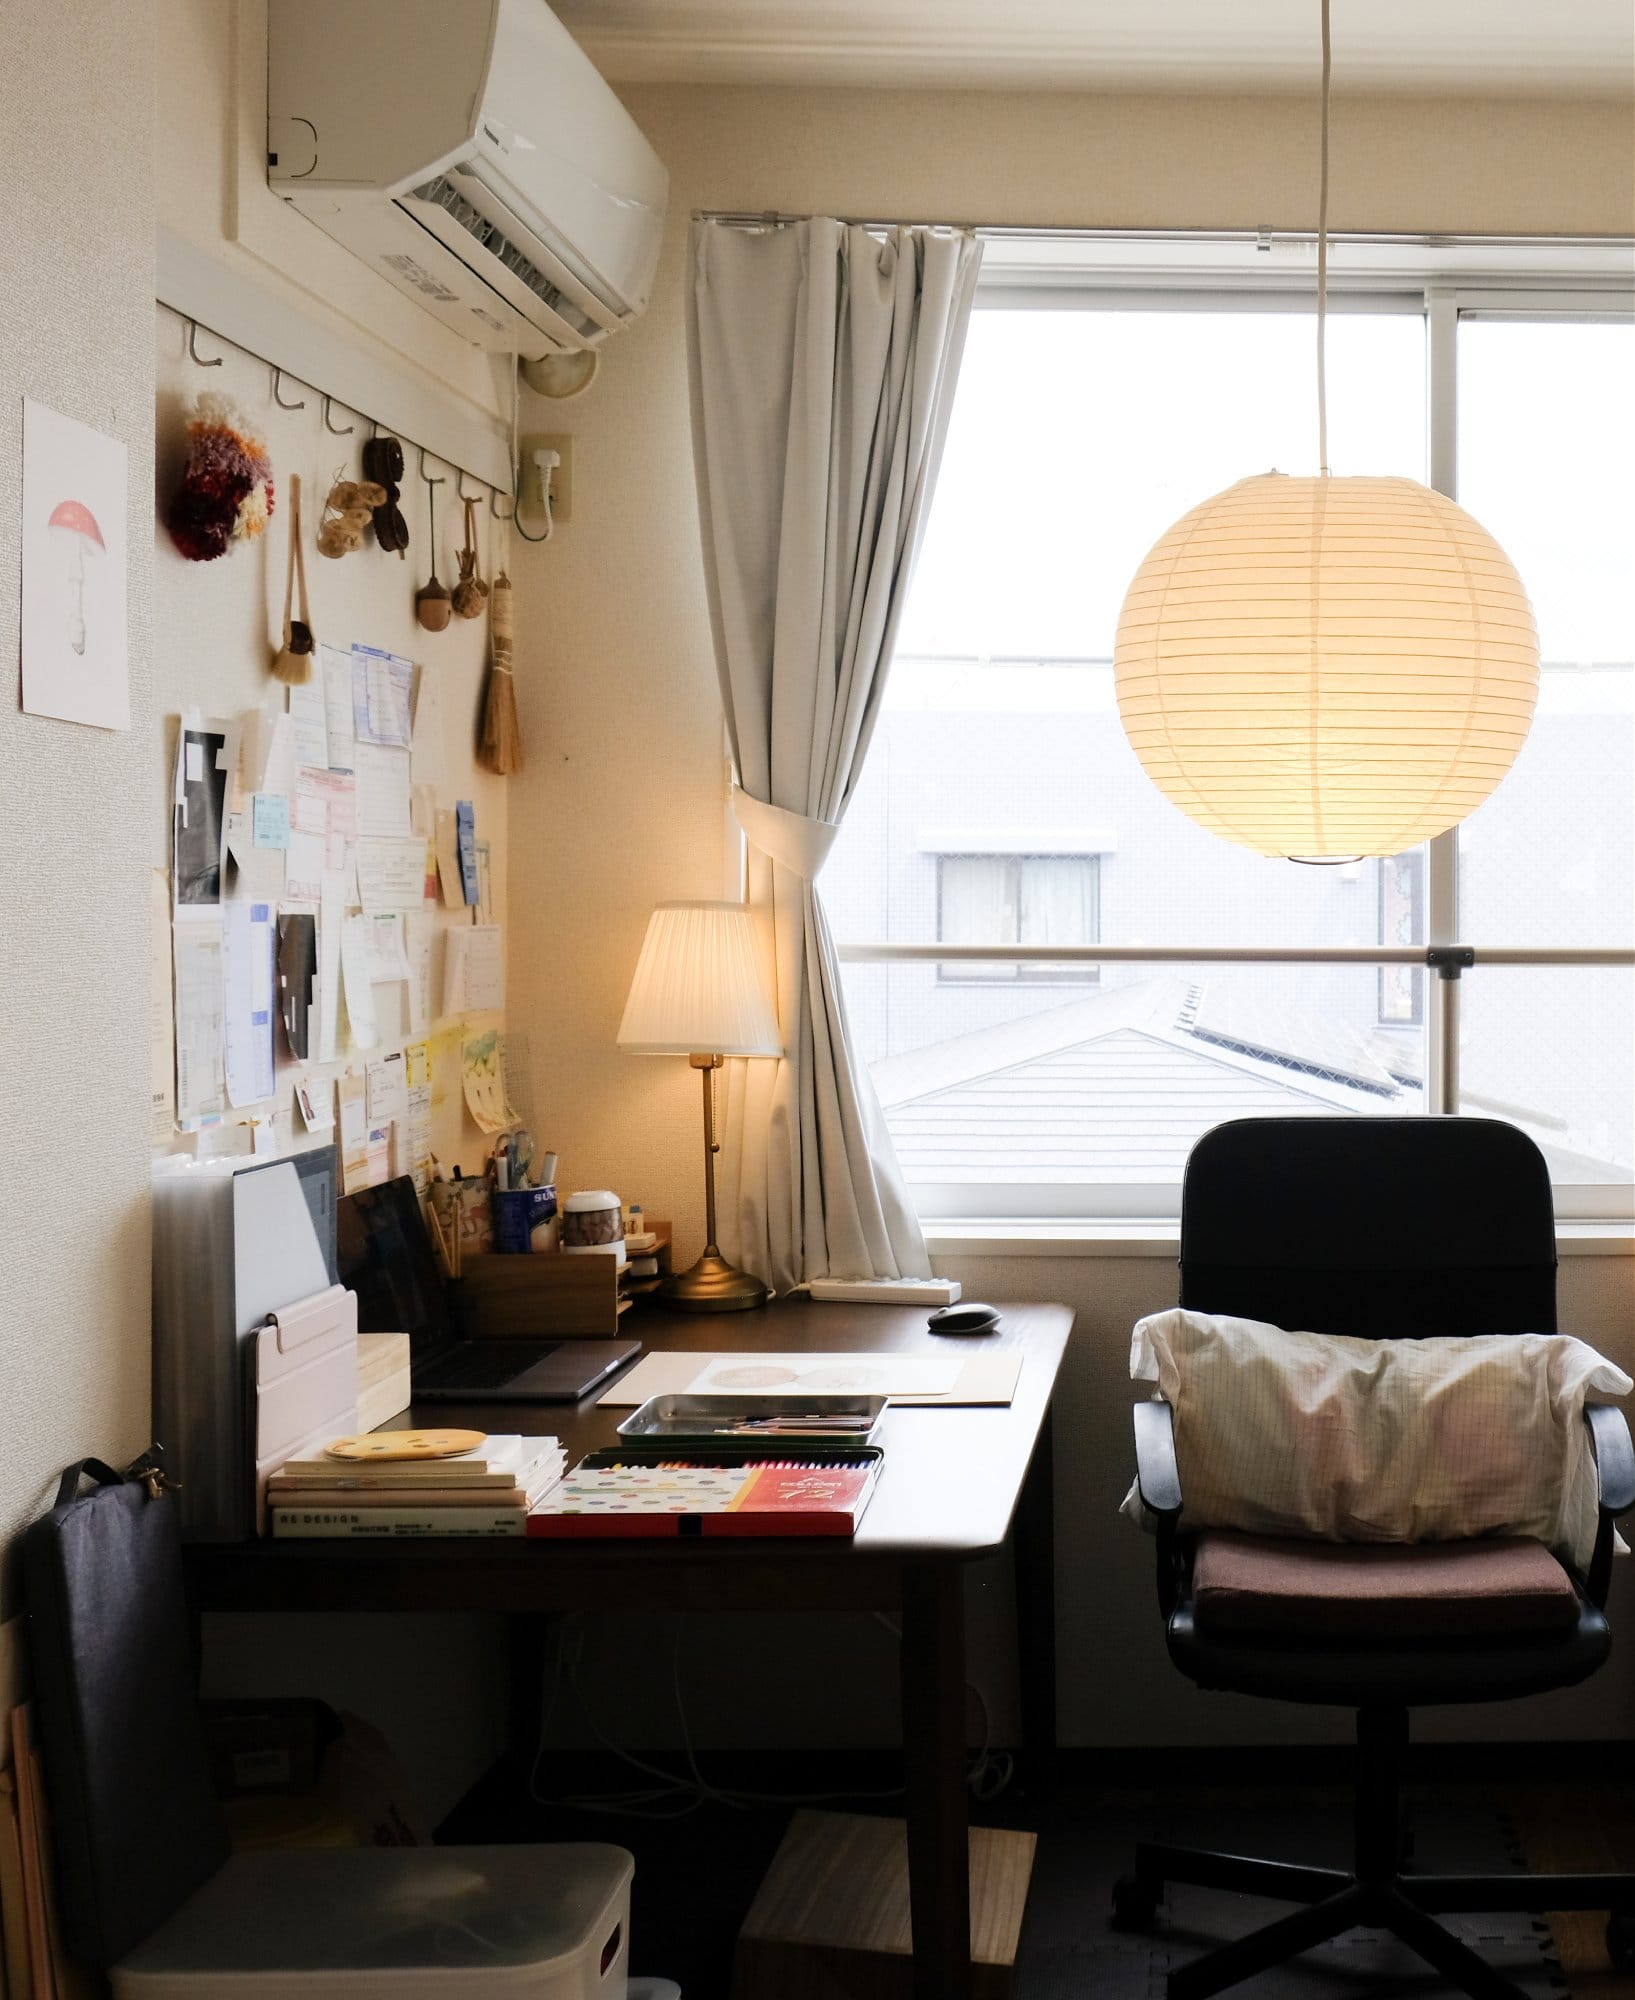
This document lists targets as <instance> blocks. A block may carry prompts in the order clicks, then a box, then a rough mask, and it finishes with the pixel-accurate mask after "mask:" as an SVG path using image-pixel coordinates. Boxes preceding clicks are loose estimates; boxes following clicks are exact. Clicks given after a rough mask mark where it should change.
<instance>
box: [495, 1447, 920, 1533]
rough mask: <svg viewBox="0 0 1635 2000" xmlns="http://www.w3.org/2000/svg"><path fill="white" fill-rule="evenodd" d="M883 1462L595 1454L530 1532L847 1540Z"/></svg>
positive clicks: (699, 1453) (874, 1452)
mask: <svg viewBox="0 0 1635 2000" xmlns="http://www.w3.org/2000/svg"><path fill="white" fill-rule="evenodd" d="M884 1459H885V1453H884V1452H883V1451H882V1450H881V1449H880V1448H879V1446H877V1445H863V1446H848V1447H845V1448H840V1447H835V1448H831V1449H827V1450H826V1449H824V1448H823V1447H822V1446H801V1447H797V1449H796V1451H795V1453H794V1454H793V1455H786V1454H778V1455H773V1454H770V1453H768V1452H765V1451H761V1452H755V1451H752V1450H750V1451H746V1450H736V1451H734V1450H710V1449H707V1448H706V1449H698V1450H689V1451H686V1452H676V1451H671V1452H667V1453H662V1454H661V1453H657V1452H648V1453H642V1452H640V1451H629V1450H622V1451H620V1450H609V1451H593V1452H591V1453H589V1454H588V1456H587V1457H586V1458H584V1459H583V1460H582V1461H581V1462H580V1464H579V1465H578V1466H576V1467H575V1469H574V1470H573V1471H572V1472H570V1473H569V1474H568V1475H567V1477H566V1478H565V1479H563V1480H562V1482H561V1483H560V1484H559V1485H558V1486H556V1487H554V1488H553V1489H552V1491H551V1492H550V1493H548V1494H547V1495H546V1496H545V1497H544V1498H543V1499H542V1500H541V1501H540V1502H539V1503H537V1505H536V1506H535V1507H534V1509H533V1510H532V1511H531V1512H530V1513H529V1515H528V1526H527V1532H528V1534H529V1535H530V1536H531V1537H534V1538H538V1539H543V1540H547V1541H567V1540H589V1539H613V1538H620V1537H625V1538H639V1537H648V1538H651V1537H655V1536H661V1535H677V1536H682V1537H703V1538H706V1539H708V1538H713V1537H715V1536H718V1535H782V1536H790V1535H852V1534H855V1533H856V1532H857V1524H858V1522H859V1521H860V1520H861V1519H862V1517H863V1510H864V1508H865V1507H867V1505H868V1503H869V1496H870V1494H872V1492H873V1491H874V1485H875V1481H876V1480H877V1479H878V1478H879V1476H880V1468H881V1465H882V1464H883V1463H884Z"/></svg>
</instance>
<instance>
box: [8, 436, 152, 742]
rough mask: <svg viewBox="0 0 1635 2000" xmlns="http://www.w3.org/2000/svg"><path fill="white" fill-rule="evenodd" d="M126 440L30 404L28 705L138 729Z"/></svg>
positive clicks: (66, 717)
mask: <svg viewBox="0 0 1635 2000" xmlns="http://www.w3.org/2000/svg"><path fill="white" fill-rule="evenodd" d="M125 543H126V538H125V447H124V446H123V445H122V444H121V443H120V442H119V440H118V439H117V438H111V437H105V436H104V435H103V433H102V432H101V431H94V430H92V429H91V427H90V426H89V425H88V424H81V423H76V422H75V421H74V419H73V418H72V417H65V416H62V415H60V414H59V413H58V412H57V411H56V410H52V409H48V408H47V407H46V405H45V404H44V403H35V402H30V401H29V400H28V399H27V398H25V399H24V402H23V707H24V708H25V709H26V710H27V711H28V713H29V714H30V715H50V716H55V717H56V718H57V719H58V720H59V721H62V722H86V723H90V724H91V725H93V726H94V727H95V728H98V729H129V728H130V726H131V701H130V668H129V663H128V658H127V654H126V638H125Z"/></svg>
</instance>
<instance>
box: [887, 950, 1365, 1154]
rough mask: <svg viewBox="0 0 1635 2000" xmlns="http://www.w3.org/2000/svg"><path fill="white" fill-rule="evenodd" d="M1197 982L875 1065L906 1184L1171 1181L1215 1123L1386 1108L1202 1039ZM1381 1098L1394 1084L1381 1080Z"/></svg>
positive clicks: (1335, 1083)
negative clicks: (1196, 1018)
mask: <svg viewBox="0 0 1635 2000" xmlns="http://www.w3.org/2000/svg"><path fill="white" fill-rule="evenodd" d="M1201 998H1202V993H1201V989H1200V988H1198V987H1196V986H1192V985H1189V984H1188V983H1187V982H1186V981H1184V980H1181V979H1174V978H1165V979H1154V980H1146V981H1143V982H1141V983H1140V984H1139V985H1134V986H1120V987H1113V988H1110V989H1109V990H1108V991H1106V992H1104V993H1097V994H1093V995H1092V996H1090V997H1089V998H1088V999H1084V1000H1076V1001H1073V1002H1070V1003H1069V1004H1068V1005H1067V1006H1065V1007H1051V1008H1048V1009H1046V1010H1045V1011H1044V1012H1042V1013H1038V1014H1032V1015H1028V1016H1026V1017H1024V1018H1023V1019H1021V1020H1017V1021H1007V1022H1004V1023H1002V1024H1001V1025H999V1026H997V1027H992V1028H983V1029H979V1030H977V1031H976V1032H975V1033H974V1034H969V1035H957V1036H954V1037H952V1038H951V1039H949V1040H948V1041H945V1042H939V1043H937V1044H935V1045H934V1046H932V1047H930V1048H925V1049H916V1050H914V1051H912V1052H911V1053H910V1054H908V1055H902V1056H893V1057H890V1058H888V1059H887V1060H885V1061H883V1062H880V1063H877V1064H876V1065H875V1066H874V1071H873V1076H874V1083H875V1087H876V1089H877V1090H878V1092H879V1094H880V1099H881V1103H882V1104H883V1106H884V1107H885V1112H886V1122H887V1124H888V1125H889V1126H890V1128H891V1135H892V1139H893V1141H894V1143H895V1145H896V1148H897V1157H898V1159H899V1161H900V1162H901V1164H902V1166H903V1169H904V1171H905V1172H906V1173H907V1174H908V1176H909V1178H910V1179H911V1180H991V1181H1039V1180H1049V1181H1071V1182H1119V1181H1173V1180H1177V1179H1179V1177H1180V1172H1181V1168H1182V1166H1183V1164H1184V1163H1185V1161H1186V1156H1187V1154H1188V1153H1189V1152H1190V1151H1191V1150H1192V1146H1193V1143H1194V1142H1195V1141H1196V1140H1197V1139H1198V1138H1199V1137H1201V1135H1202V1134H1203V1133H1205V1132H1207V1131H1208V1130H1209V1128H1210V1127H1211V1126H1212V1125H1219V1124H1220V1123H1221V1122H1222V1121H1223V1120H1225V1119H1228V1118H1254V1117H1291V1116H1300V1115H1310V1116H1318V1115H1321V1114H1324V1113H1326V1114H1328V1115H1330V1116H1332V1115H1333V1114H1334V1113H1335V1112H1365V1111H1375V1112H1378V1111H1381V1110H1384V1109H1387V1108H1389V1104H1388V1098H1387V1097H1385V1096H1382V1095H1381V1091H1380V1087H1379V1084H1378V1082H1377V1081H1376V1078H1378V1077H1381V1076H1383V1074H1384V1073H1383V1072H1382V1071H1379V1070H1378V1069H1377V1067H1376V1066H1374V1065H1369V1067H1370V1069H1371V1070H1372V1071H1373V1074H1372V1075H1371V1076H1370V1077H1369V1078H1368V1080H1367V1081H1366V1082H1365V1083H1361V1084H1359V1083H1355V1082H1346V1081H1342V1080H1340V1079H1339V1078H1338V1077H1337V1076H1336V1075H1334V1074H1332V1073H1317V1072H1311V1073H1302V1074H1298V1075H1297V1074H1296V1073H1295V1072H1294V1071H1293V1070H1291V1069H1290V1068H1289V1067H1288V1064H1287V1060H1286V1059H1285V1060H1282V1061H1280V1060H1278V1059H1276V1058H1271V1057H1266V1056H1260V1055H1255V1054H1251V1053H1248V1052H1246V1051H1243V1050H1239V1049H1226V1048H1217V1047H1213V1046H1211V1045H1209V1044H1207V1043H1205V1042H1203V1041H1201V1040H1200V1039H1199V1037H1198V1036H1197V1034H1196V1033H1195V1032H1194V1029H1193V1028H1192V1026H1191V1025H1190V1023H1191V1020H1192V1017H1193V1015H1194V1014H1195V1013H1196V1011H1197V1008H1198V1006H1199V1003H1200V1001H1201ZM1385 1083H1386V1085H1387V1088H1388V1096H1389V1098H1400V1097H1401V1096H1402V1092H1401V1091H1400V1089H1399V1088H1398V1087H1397V1085H1396V1084H1394V1083H1392V1082H1391V1080H1390V1079H1389V1078H1385Z"/></svg>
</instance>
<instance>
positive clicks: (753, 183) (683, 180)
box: [511, 86, 1635, 1255]
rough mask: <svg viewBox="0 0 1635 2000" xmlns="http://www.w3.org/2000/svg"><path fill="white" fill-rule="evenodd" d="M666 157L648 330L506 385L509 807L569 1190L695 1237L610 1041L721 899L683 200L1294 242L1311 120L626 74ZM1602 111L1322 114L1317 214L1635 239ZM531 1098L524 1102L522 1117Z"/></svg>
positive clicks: (1622, 119)
mask: <svg viewBox="0 0 1635 2000" xmlns="http://www.w3.org/2000/svg"><path fill="white" fill-rule="evenodd" d="M623 95H624V96H625V99H626V101H627V102H628V104H629V106H630V108H631V110H632V112H633V113H634V115H635V117H636V118H637V120H638V121H639V123H640V124H641V126H642V128H643V130H644V131H645V132H646V133H647V135H648V137H649V138H650V139H651V141H652V143H653V145H654V146H655V147H656V148H657V150H658V152H659V154H660V156H661V157H662V159H663V160H664V162H665V164H666V165H667V166H668V168H669V170H670V220H669V225H668V228H667V231H666V237H665V244H664V255H663V261H662V264H661V268H660V271H659V276H658V282H657V286H656V289H655V293H654V298H653V303H652V307H651V309H650V311H649V312H648V314H647V317H646V318H645V319H644V320H642V321H641V322H640V323H639V324H638V325H637V326H636V327H635V328H634V329H632V331H630V332H629V333H628V334H626V335H624V336H622V337H621V338H620V339H619V340H617V341H616V342H615V343H614V344H613V345H612V346H611V348H610V349H609V351H608V353H607V356H606V359H605V362H604V365H603V369H602V374H601V377H600V379H599V380H598V381H597V382H596V383H595V384H594V385H593V387H592V388H591V389H590V390H589V392H588V393H587V394H586V395H585V396H583V397H582V398H581V399H580V400H578V401H575V402H570V403H561V404H556V405H547V404H544V403H542V402H541V401H540V400H539V399H538V398H535V397H533V396H532V395H529V394H527V393H526V392H525V394H524V397H523V406H524V407H523V427H524V429H525V430H528V429H537V430H551V431H555V430H565V431H568V432H571V433H572V434H573V436H574V480H575V496H574V518H573V521H572V522H571V524H569V526H567V527H566V528H564V529H563V530H562V531H561V533H560V534H559V535H558V537H557V539H556V540H555V541H554V542H553V543H552V544H551V546H550V547H549V548H547V549H544V550H542V551H540V552H539V560H537V561H534V562H532V563H530V564H529V565H528V567H527V573H526V576H525V578H523V579H522V586H521V592H520V597H519V605H518V610H519V618H520V622H521V627H522V633H523V639H522V652H521V665H520V669H519V675H518V688H519V696H520V699H521V702H522V708H523V718H524V723H525V727H526V729H527V732H528V737H529V742H530V745H531V749H532V752H533V761H532V763H531V765H530V768H529V770H528V772H527V774H526V775H525V776H524V777H523V778H522V779H521V781H520V782H518V783H517V784H516V785H514V786H513V789H512V799H511V813H512V832H513V850H514V864H513V873H512V886H513V892H514V901H513V913H514V916H515V918H516V923H515V925H514V931H515V950H514V953H513V958H512V964H511V1011H512V1015H513V1018H514V1019H515V1020H516V1021H517V1022H519V1023H520V1024H522V1025H524V1026H526V1027H528V1028H529V1029H530V1030H531V1031H532V1034H533V1040H534V1045H535V1049H536V1052H537V1054H536V1062H537V1064H538V1067H539V1071H540V1077H539V1082H540V1086H541V1088H540V1097H541V1102H542V1104H547V1105H549V1107H550V1114H551V1118H552V1134H551V1143H552V1144H553V1145H555V1146H556V1147H557V1148H558V1149H559V1151H560V1152H561V1155H562V1174H563V1177H564V1180H565V1181H566V1182H568V1183H569V1184H570V1185H574V1186H579V1187H601V1186H604V1185H605V1186H610V1187H615V1188H617V1189H619V1191H620V1192H621V1193H623V1194H624V1195H625V1196H626V1198H627V1199H636V1200H641V1201H643V1202H644V1203H645V1205H646V1207H647V1209H648V1211H649V1213H651V1214H656V1215H669V1216H673V1217H675V1219H676V1221H677V1224H678V1227H679V1230H680V1238H679V1242H678V1248H679V1249H680V1251H681V1252H682V1254H684V1255H685V1254H687V1253H688V1252H689V1249H696V1247H697V1245H698V1244H699V1242H700V1241H701V1231H702V1204H703V1195H702V1188H701V1185H700V1183H701V1173H700V1163H699V1157H698V1153H699V1136H698V1130H697V1123H698V1112H697V1106H696V1101H695V1100H696V1095H697V1093H696V1091H695V1089H694V1088H693V1082H692V1078H691V1075H690V1073H689V1072H688V1070H687V1068H686V1065H685V1064H683V1063H671V1062H667V1061H665V1060H664V1059H662V1058H659V1057H654V1056H620V1055H619V1054H618V1053H617V1052H616V1051H615V1049H614V1046H613V1037H614V1033H615V1030H616V1029H617V1026H618V1020H619V1013H620V1010H621V1008H622V1006H623V1002H624V997H625V993H626V990H627V988H628V984H629V979H630V974H631V972H632V970H633V969H634V966H635V959H636V953H637V950H638V948H639V946H640V942H641V935H642V929H643V926H644V924H645V922H646V919H647V915H648V913H649V911H650V910H651V908H652V906H653V904H654V903H656V902H660V901H663V900H665V899H667V898H675V897H687V896H715V895H720V894H721V893H722V882H723V822H722V814H723V801H724V798H725V772H724V765H723V760H722V752H721V733H720V721H719V705H718V700H717V695H716V687H715V664H714V658H713V654H712V651H711V644H710V634H709V625H708V619H707V615H706V611H705V604H704V593H703V585H702V580H701V576H700V567H699V551H698V517H697V505H696V500H695V495H694V488H693V469H692V447H691V438H690V431H689V422H688V410H687V360H686V345H685V336H684V325H683V316H682V294H681V282H682V263H683V255H684V249H685V242H686V234H687V222H688V217H689V215H690V213H691V212H692V211H693V210H694V209H696V208H726V209H739V208H742V209H749V210H760V209H767V208H771V209H782V210H789V211H795V212H809V211H818V210H822V211H828V212H833V213H839V214H846V215H868V216H903V217H909V218H919V219H925V220H937V219H949V220H961V221H979V222H989V223H1011V224H1051V225H1062V226H1065V225H1070V224H1077V225H1084V226H1090V225H1094V226H1100V227H1127V228H1188V227H1219V228H1227V227H1234V228H1250V227H1257V226H1259V225H1262V224H1265V225H1268V226H1271V227H1276V228H1309V227H1310V226H1311V223H1312V221H1313V217H1314V213H1315V208H1316V185H1315V164H1316V161H1315V142H1316V125H1315V119H1314V113H1313V108H1312V106H1311V105H1310V104H1308V103H1305V102H1304V101H1302V100H1300V99H1297V98H1288V97H1268V98H1236V97H1189V98H1161V97H1137V96H1124V95H1118V96H1112V95H1109V96H1103V97H1091V96H1074V95H1058V94H1056V93H1053V92H1052V93H1044V94H1039V95H1018V94H1000V93H988V92H977V91H969V92H957V93H947V94H944V93H932V92H926V93H920V92H895V93H893V92H876V93H867V92H862V93H857V92H848V91H824V90H774V89H699V88H685V87H672V86H666V87H650V88H634V87H632V88H628V89H626V90H625V91H624V92H623ZM1632 157H1635V122H1632V118H1631V114H1630V110H1629V107H1628V106H1627V105H1620V104H1618V103H1606V102H1597V103H1576V104H1575V103H1565V102H1551V101H1547V100H1546V101H1541V100H1537V99H1529V100H1526V101H1520V100H1518V101H1513V102H1491V101H1486V100H1479V99H1478V100H1471V99H1458V100H1446V101H1442V100H1430V99H1412V100H1402V99H1398V100H1387V99H1373V98H1346V99H1343V100H1341V101H1340V102H1339V103H1338V104H1337V106H1336V110H1335V122H1334V217H1333V219H1334V225H1335V227H1336V228H1339V229H1347V230H1376V231H1398V230H1400V231H1448V232H1466V233H1471V234H1479V233H1496V234H1531V233H1540V234H1559V235H1593V234H1601V233H1609V232H1620V231H1623V232H1628V231H1630V230H1632V229H1635V185H1632V174H1631V161H1632ZM544 1115H545V1114H544V1112H543V1111H542V1113H541V1116H544Z"/></svg>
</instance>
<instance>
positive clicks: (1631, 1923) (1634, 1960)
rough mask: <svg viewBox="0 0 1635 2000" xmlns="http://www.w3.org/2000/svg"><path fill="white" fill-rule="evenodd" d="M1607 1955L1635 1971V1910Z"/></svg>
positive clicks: (1623, 1916) (1619, 1925)
mask: <svg viewBox="0 0 1635 2000" xmlns="http://www.w3.org/2000/svg"><path fill="white" fill-rule="evenodd" d="M1115 1893H1116V1892H1115ZM1607 1957H1608V1958H1610V1959H1611V1960H1612V1962H1613V1965H1614V1966H1615V1967H1616V1968H1617V1970H1618V1971H1619V1972H1635V1911H1632V1910H1614V1911H1613V1913H1612V1915H1611V1916H1610V1917H1609V1918H1608V1919H1607Z"/></svg>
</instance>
